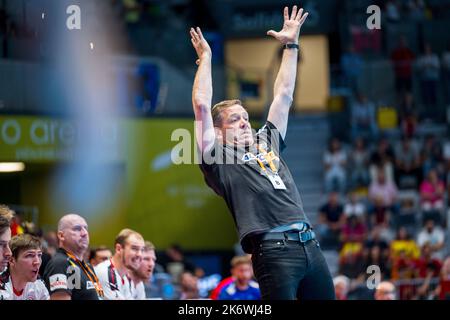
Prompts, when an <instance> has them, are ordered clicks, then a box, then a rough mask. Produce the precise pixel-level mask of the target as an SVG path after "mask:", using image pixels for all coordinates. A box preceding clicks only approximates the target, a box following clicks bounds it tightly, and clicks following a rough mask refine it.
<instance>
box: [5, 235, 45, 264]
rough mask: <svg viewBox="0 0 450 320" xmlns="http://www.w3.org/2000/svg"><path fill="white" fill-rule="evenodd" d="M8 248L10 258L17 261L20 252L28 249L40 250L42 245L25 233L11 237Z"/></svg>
mask: <svg viewBox="0 0 450 320" xmlns="http://www.w3.org/2000/svg"><path fill="white" fill-rule="evenodd" d="M9 247H10V249H11V252H12V256H13V257H14V258H15V259H17V257H18V256H19V254H20V253H21V252H22V251H26V250H30V249H35V250H42V243H41V240H40V239H39V238H38V237H36V236H33V235H31V234H27V233H22V234H19V235H17V236H14V237H12V239H11V241H10V243H9Z"/></svg>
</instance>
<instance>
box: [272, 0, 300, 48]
mask: <svg viewBox="0 0 450 320" xmlns="http://www.w3.org/2000/svg"><path fill="white" fill-rule="evenodd" d="M306 17H308V12H305V14H303V8H301V9H300V10H298V12H297V6H294V7H293V8H292V13H291V17H290V18H289V9H288V7H285V8H284V24H283V29H282V30H281V31H279V32H276V31H274V30H270V31H267V34H268V35H269V36H272V37H274V38H275V39H277V40H279V41H280V42H281V43H282V44H286V43H298V37H299V36H300V28H301V27H302V25H303V23H304V22H305V20H306Z"/></svg>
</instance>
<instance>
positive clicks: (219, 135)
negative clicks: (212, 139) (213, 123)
mask: <svg viewBox="0 0 450 320" xmlns="http://www.w3.org/2000/svg"><path fill="white" fill-rule="evenodd" d="M214 132H215V134H216V139H218V140H220V141H222V140H223V133H222V129H221V128H218V127H214Z"/></svg>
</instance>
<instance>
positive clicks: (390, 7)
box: [385, 0, 400, 22]
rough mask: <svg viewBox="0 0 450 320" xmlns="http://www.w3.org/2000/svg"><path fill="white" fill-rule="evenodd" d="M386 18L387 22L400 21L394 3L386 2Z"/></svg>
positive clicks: (397, 8) (398, 10)
mask: <svg viewBox="0 0 450 320" xmlns="http://www.w3.org/2000/svg"><path fill="white" fill-rule="evenodd" d="M385 9H386V16H387V18H388V21H390V22H398V21H400V8H399V7H398V4H397V2H396V1H393V0H388V1H387V2H386V6H385Z"/></svg>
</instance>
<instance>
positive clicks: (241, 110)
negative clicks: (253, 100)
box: [222, 104, 248, 117]
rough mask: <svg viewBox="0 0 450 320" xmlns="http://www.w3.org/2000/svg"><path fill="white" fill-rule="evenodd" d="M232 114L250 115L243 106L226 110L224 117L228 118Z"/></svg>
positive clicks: (236, 105) (238, 105) (223, 113)
mask: <svg viewBox="0 0 450 320" xmlns="http://www.w3.org/2000/svg"><path fill="white" fill-rule="evenodd" d="M232 114H248V113H247V110H245V108H244V107H243V106H241V105H240V104H235V105H233V106H231V107H228V108H225V109H224V110H223V111H222V115H223V116H224V117H228V116H230V115H232Z"/></svg>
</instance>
